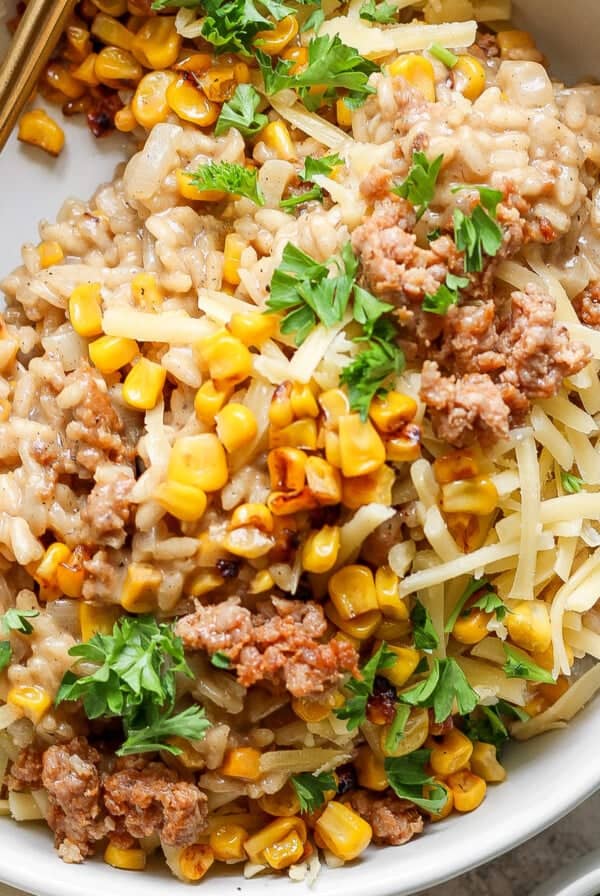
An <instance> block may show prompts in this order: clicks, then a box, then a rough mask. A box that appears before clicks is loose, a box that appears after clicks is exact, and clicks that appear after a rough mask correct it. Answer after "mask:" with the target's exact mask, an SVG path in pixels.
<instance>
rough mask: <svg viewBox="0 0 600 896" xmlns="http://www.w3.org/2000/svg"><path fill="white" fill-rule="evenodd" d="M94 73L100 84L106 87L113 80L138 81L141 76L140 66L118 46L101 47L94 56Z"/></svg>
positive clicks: (111, 83)
mask: <svg viewBox="0 0 600 896" xmlns="http://www.w3.org/2000/svg"><path fill="white" fill-rule="evenodd" d="M94 74H95V75H96V77H97V79H98V81H99V82H100V83H101V84H106V85H107V86H108V87H112V86H114V82H117V83H119V82H120V81H135V82H137V81H139V80H140V78H141V77H142V66H141V65H140V64H139V62H136V60H135V59H134V58H133V56H132V55H131V53H129V52H128V51H127V50H121V49H120V48H119V47H103V49H102V50H100V52H99V53H98V55H97V57H96V62H95V64H94Z"/></svg>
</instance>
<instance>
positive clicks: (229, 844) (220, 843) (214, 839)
mask: <svg viewBox="0 0 600 896" xmlns="http://www.w3.org/2000/svg"><path fill="white" fill-rule="evenodd" d="M247 839H248V831H247V830H246V829H245V828H243V827H242V826H241V824H229V823H224V824H222V825H221V826H220V827H218V828H216V829H215V830H214V831H211V834H210V838H209V841H208V842H209V844H210V848H211V849H212V851H213V853H214V856H215V859H217V861H218V862H228V863H231V862H242V861H243V860H244V859H245V858H246V853H245V851H244V843H245V842H246V840H247Z"/></svg>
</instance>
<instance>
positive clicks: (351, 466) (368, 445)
mask: <svg viewBox="0 0 600 896" xmlns="http://www.w3.org/2000/svg"><path fill="white" fill-rule="evenodd" d="M338 425H339V435H340V457H341V464H342V473H343V474H344V476H347V477H353V476H364V475H366V474H367V473H374V472H375V471H376V470H378V469H379V467H381V466H383V464H384V462H385V446H384V444H383V442H382V441H381V437H380V436H379V434H378V433H377V431H376V429H375V428H374V426H373V424H372V423H371V422H370V421H366V422H363V421H362V420H361V419H360V417H359V415H358V414H344V415H342V416H341V417H340V418H339V422H338Z"/></svg>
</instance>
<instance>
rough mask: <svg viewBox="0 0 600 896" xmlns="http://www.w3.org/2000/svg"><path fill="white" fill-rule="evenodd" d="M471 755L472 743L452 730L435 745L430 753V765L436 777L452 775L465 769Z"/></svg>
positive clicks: (461, 734) (459, 732)
mask: <svg viewBox="0 0 600 896" xmlns="http://www.w3.org/2000/svg"><path fill="white" fill-rule="evenodd" d="M472 753H473V742H472V741H470V740H469V738H468V737H467V736H466V735H465V734H463V733H462V731H459V730H458V728H452V729H451V730H450V731H448V732H447V733H446V734H444V736H443V737H442V740H441V741H440V742H439V743H436V744H435V746H434V747H433V749H432V751H431V756H430V759H429V761H430V764H431V767H432V769H433V771H434V772H435V774H436V775H442V777H443V776H445V775H452V774H454V772H457V771H460V769H463V768H465V766H466V765H467V763H468V762H469V760H470V758H471V755H472Z"/></svg>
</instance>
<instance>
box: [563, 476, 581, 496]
mask: <svg viewBox="0 0 600 896" xmlns="http://www.w3.org/2000/svg"><path fill="white" fill-rule="evenodd" d="M560 481H561V483H562V487H563V489H564V490H565V491H566V493H567V494H568V495H576V494H577V492H580V491H581V489H582V488H583V484H584V483H583V479H580V478H579V476H575V474H574V473H566V472H565V471H564V470H561V473H560Z"/></svg>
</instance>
